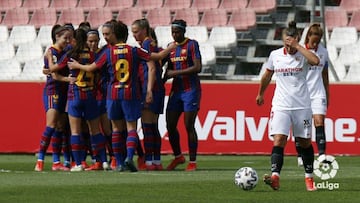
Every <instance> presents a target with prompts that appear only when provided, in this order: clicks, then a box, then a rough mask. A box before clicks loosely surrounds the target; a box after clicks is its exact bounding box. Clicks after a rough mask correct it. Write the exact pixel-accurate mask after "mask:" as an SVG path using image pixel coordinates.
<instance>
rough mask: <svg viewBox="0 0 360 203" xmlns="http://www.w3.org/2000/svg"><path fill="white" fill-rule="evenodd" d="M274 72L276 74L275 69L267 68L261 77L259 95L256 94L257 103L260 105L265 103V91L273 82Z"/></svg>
mask: <svg viewBox="0 0 360 203" xmlns="http://www.w3.org/2000/svg"><path fill="white" fill-rule="evenodd" d="M273 74H274V72H273V71H270V70H266V71H265V73H264V74H263V75H262V77H261V80H260V87H259V92H258V95H257V96H256V104H257V105H259V106H260V105H263V104H264V93H265V90H266V88H267V87H268V86H269V84H270V82H271V78H272V75H273Z"/></svg>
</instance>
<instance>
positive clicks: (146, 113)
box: [138, 108, 155, 170]
mask: <svg viewBox="0 0 360 203" xmlns="http://www.w3.org/2000/svg"><path fill="white" fill-rule="evenodd" d="M154 117H155V114H154V113H153V112H152V111H151V110H150V109H149V108H144V109H143V110H142V112H141V126H142V130H143V134H144V149H145V169H147V170H154V169H155V168H154V166H153V154H154V140H155V134H154V130H153V128H154V127H153V120H154ZM138 167H139V169H140V170H141V169H142V168H140V166H139V165H138Z"/></svg>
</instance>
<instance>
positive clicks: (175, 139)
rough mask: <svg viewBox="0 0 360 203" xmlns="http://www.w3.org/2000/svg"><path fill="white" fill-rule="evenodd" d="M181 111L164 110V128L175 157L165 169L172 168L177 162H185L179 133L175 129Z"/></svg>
mask: <svg viewBox="0 0 360 203" xmlns="http://www.w3.org/2000/svg"><path fill="white" fill-rule="evenodd" d="M181 113H182V112H181V111H166V128H167V131H168V137H169V141H170V145H171V148H172V150H173V154H174V156H175V159H173V160H172V161H171V163H170V164H169V165H168V166H167V170H174V169H175V168H176V167H177V166H178V165H179V164H183V163H185V157H184V155H183V154H182V153H181V147H180V134H179V131H178V129H177V123H178V121H179V118H180V115H181Z"/></svg>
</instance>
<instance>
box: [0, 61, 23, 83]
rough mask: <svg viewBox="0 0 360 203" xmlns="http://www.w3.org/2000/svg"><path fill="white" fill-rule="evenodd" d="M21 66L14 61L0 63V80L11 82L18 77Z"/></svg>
mask: <svg viewBox="0 0 360 203" xmlns="http://www.w3.org/2000/svg"><path fill="white" fill-rule="evenodd" d="M20 73H21V66H20V63H19V62H18V61H17V60H15V59H9V60H2V61H0V80H13V79H14V77H16V76H18V75H20Z"/></svg>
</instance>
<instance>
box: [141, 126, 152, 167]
mask: <svg viewBox="0 0 360 203" xmlns="http://www.w3.org/2000/svg"><path fill="white" fill-rule="evenodd" d="M142 130H143V134H144V149H145V161H152V155H153V151H154V150H153V143H154V134H153V131H152V124H151V123H142Z"/></svg>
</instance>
